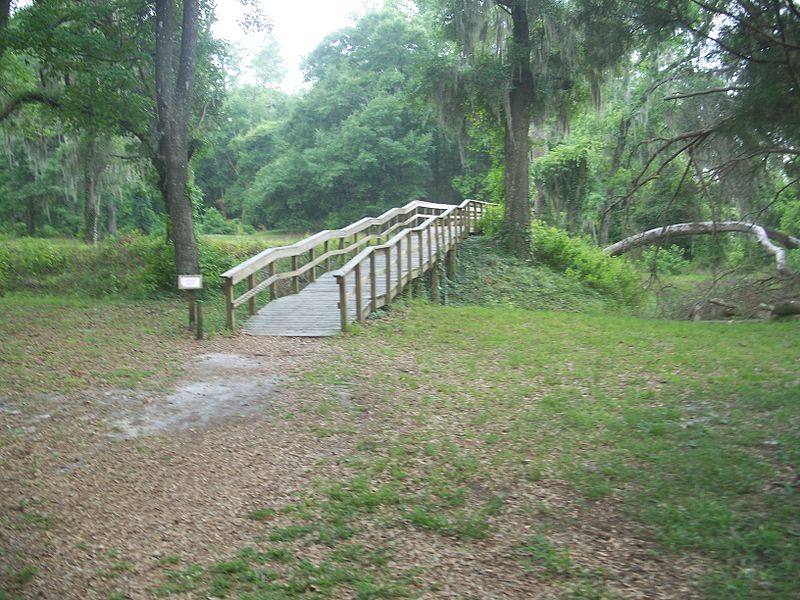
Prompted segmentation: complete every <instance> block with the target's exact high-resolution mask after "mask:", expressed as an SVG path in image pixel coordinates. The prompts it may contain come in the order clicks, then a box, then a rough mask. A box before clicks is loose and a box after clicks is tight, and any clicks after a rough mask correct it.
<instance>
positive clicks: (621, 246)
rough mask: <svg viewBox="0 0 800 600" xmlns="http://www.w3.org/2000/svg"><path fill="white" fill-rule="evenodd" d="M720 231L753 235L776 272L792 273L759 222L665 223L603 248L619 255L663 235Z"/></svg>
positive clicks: (795, 243) (794, 244)
mask: <svg viewBox="0 0 800 600" xmlns="http://www.w3.org/2000/svg"><path fill="white" fill-rule="evenodd" d="M723 232H738V233H747V234H750V235H752V236H754V237H755V238H756V241H757V242H758V243H759V244H760V245H761V247H762V248H764V249H765V250H766V251H767V252H769V253H770V254H772V255H773V256H774V257H775V266H776V267H777V269H778V272H779V273H781V274H784V275H788V274H792V273H793V271H792V270H791V269H789V268H788V267H787V266H786V251H785V250H784V249H783V248H781V247H779V246H776V245H775V244H773V243H772V241H771V240H770V236H769V235H768V234H767V230H766V229H764V228H763V227H761V226H760V225H756V224H755V223H748V222H746V221H702V222H699V223H676V224H674V225H665V226H663V227H656V228H654V229H649V230H647V231H644V232H642V233H637V234H636V235H632V236H630V237H627V238H625V239H624V240H621V241H619V242H617V243H616V244H612V245H610V246H607V247H606V248H604V252H606V253H607V254H609V255H611V256H619V255H620V254H624V253H625V252H629V251H630V250H633V249H634V248H639V247H641V246H646V245H648V244H652V243H653V242H657V241H659V240H663V239H669V238H673V237H679V236H682V235H703V234H712V233H723ZM776 233H778V235H777V236H775V237H776V239H782V240H783V241H782V243H784V245H786V246H787V247H789V248H798V247H800V239H797V238H795V237H792V236H790V235H786V234H785V233H779V232H776Z"/></svg>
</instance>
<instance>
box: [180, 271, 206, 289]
mask: <svg viewBox="0 0 800 600" xmlns="http://www.w3.org/2000/svg"><path fill="white" fill-rule="evenodd" d="M178 289H179V290H201V289H203V276H202V275H178Z"/></svg>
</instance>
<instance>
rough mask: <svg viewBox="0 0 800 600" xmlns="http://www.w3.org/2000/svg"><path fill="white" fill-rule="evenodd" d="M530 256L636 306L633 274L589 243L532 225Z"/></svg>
mask: <svg viewBox="0 0 800 600" xmlns="http://www.w3.org/2000/svg"><path fill="white" fill-rule="evenodd" d="M533 255H534V257H535V258H536V259H537V260H539V261H541V262H543V263H544V264H546V265H548V266H550V267H551V268H553V269H555V270H556V271H559V272H563V273H565V274H566V275H567V276H569V277H572V278H574V279H576V280H578V281H582V282H584V283H585V284H586V285H588V286H590V287H592V288H594V289H596V290H597V291H599V292H601V293H603V294H606V295H608V296H610V297H612V298H614V299H615V300H616V301H617V302H619V303H620V304H622V305H626V306H636V305H637V304H639V302H640V301H641V299H642V295H643V290H642V284H641V281H640V278H639V274H638V273H637V272H636V270H635V269H634V268H633V267H632V266H631V265H629V264H628V263H627V262H626V261H625V259H624V258H612V257H610V256H607V255H606V254H605V253H604V252H603V251H602V249H600V248H598V247H597V246H594V245H593V244H591V243H590V242H587V241H586V240H583V239H581V238H577V237H571V236H570V235H569V234H568V233H567V232H566V231H564V230H562V229H558V228H556V227H550V226H547V225H545V224H543V223H541V222H534V223H533Z"/></svg>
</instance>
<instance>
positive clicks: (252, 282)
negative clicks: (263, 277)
mask: <svg viewBox="0 0 800 600" xmlns="http://www.w3.org/2000/svg"><path fill="white" fill-rule="evenodd" d="M254 287H256V276H255V275H248V276H247V289H248V290H252V289H253V288H254ZM247 312H248V313H249V314H250V316H252V315H254V314H256V297H255V296H253V297H252V298H250V299H249V300H248V301H247Z"/></svg>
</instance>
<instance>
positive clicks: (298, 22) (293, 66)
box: [213, 0, 383, 93]
mask: <svg viewBox="0 0 800 600" xmlns="http://www.w3.org/2000/svg"><path fill="white" fill-rule="evenodd" d="M258 2H259V4H260V5H261V8H262V10H263V12H264V14H265V15H266V16H267V18H268V19H269V20H270V21H271V22H272V35H273V37H274V38H275V39H276V40H277V42H278V44H279V45H280V47H281V55H282V57H283V59H284V61H285V62H286V78H285V79H284V81H283V84H282V85H281V88H282V89H283V90H284V91H286V92H290V93H292V92H296V91H298V90H299V89H301V88H302V87H303V75H302V72H301V70H300V63H301V61H302V59H303V57H305V56H307V55H308V54H310V53H311V51H312V50H313V49H314V48H316V47H317V45H318V44H319V43H320V42H321V41H322V40H323V38H325V36H326V35H328V34H329V33H333V32H334V31H337V30H339V29H341V28H342V27H346V26H347V25H349V24H351V23H352V22H353V21H354V20H355V18H357V17H358V16H361V15H363V14H365V13H367V12H369V11H370V10H371V9H378V8H381V6H382V5H383V2H382V0H301V1H299V2H287V1H286V0H258ZM243 13H244V9H243V7H242V5H241V4H240V3H239V0H218V1H217V9H216V16H217V22H216V23H215V24H214V27H213V33H214V36H215V37H217V38H220V39H226V40H228V41H230V42H233V43H235V44H237V45H238V46H240V47H241V49H242V51H243V52H242V54H243V56H244V57H245V58H246V57H248V56H251V55H252V54H253V53H254V52H255V51H257V50H258V49H259V47H260V46H261V44H262V43H263V35H264V34H260V33H252V34H245V33H244V32H243V31H242V30H241V28H240V27H239V25H238V21H239V20H240V19H241V17H242V15H243ZM245 78H246V75H245Z"/></svg>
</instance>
